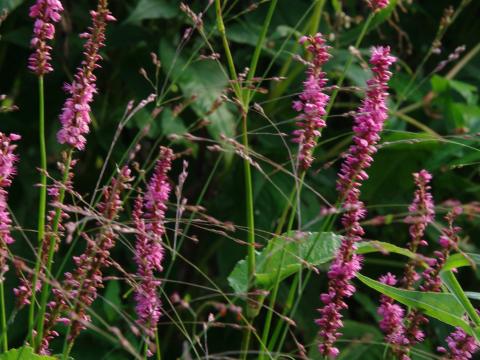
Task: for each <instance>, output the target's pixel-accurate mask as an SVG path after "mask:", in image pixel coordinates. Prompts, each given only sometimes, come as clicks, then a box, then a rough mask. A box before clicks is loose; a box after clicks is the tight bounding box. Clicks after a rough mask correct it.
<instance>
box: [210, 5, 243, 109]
mask: <svg viewBox="0 0 480 360" xmlns="http://www.w3.org/2000/svg"><path fill="white" fill-rule="evenodd" d="M215 11H216V16H217V27H218V32H219V33H220V36H221V38H222V42H223V49H224V51H225V55H226V56H227V63H228V68H229V71H230V76H231V77H232V80H233V84H232V86H233V89H234V90H235V93H236V95H237V97H238V98H239V100H240V101H241V98H240V97H241V89H240V84H239V83H238V76H237V71H236V70H235V63H234V61H233V56H232V52H231V51H230V46H229V45H228V39H227V34H226V32H225V24H224V23H223V17H222V6H221V4H220V0H215Z"/></svg>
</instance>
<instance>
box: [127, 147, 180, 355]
mask: <svg viewBox="0 0 480 360" xmlns="http://www.w3.org/2000/svg"><path fill="white" fill-rule="evenodd" d="M172 159H173V152H172V150H170V149H169V148H161V149H160V159H159V160H158V161H157V164H156V166H155V169H154V171H153V175H152V178H151V179H150V182H149V183H148V186H147V191H146V193H145V197H142V196H140V195H139V196H138V197H137V200H136V202H135V209H134V211H133V214H132V216H133V221H134V224H135V228H136V238H137V242H136V246H135V262H136V264H137V276H138V280H137V281H138V285H137V288H136V289H135V301H136V307H135V310H136V312H137V316H138V320H137V322H138V324H139V325H140V326H141V327H142V328H143V329H144V330H145V333H146V334H147V336H148V338H147V347H148V354H149V355H152V349H151V346H150V339H149V338H154V337H155V333H156V331H157V324H158V320H159V319H160V316H161V300H160V297H159V288H158V287H159V286H160V284H161V282H160V281H159V280H158V279H157V278H156V277H155V273H157V272H161V271H162V270H163V265H162V263H163V257H164V252H165V250H164V248H163V245H162V236H163V235H164V233H165V225H164V222H165V212H166V210H167V201H168V197H169V195H170V191H171V185H170V183H169V179H168V172H169V171H170V168H171V163H172Z"/></svg>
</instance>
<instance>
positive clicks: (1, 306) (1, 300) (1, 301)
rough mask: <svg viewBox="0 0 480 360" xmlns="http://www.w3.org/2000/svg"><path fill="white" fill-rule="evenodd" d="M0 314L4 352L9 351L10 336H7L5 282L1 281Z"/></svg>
mask: <svg viewBox="0 0 480 360" xmlns="http://www.w3.org/2000/svg"><path fill="white" fill-rule="evenodd" d="M0 314H1V319H0V321H1V326H2V339H1V341H2V347H3V351H4V352H7V351H8V334H7V314H6V311H5V290H4V288H3V280H2V281H0Z"/></svg>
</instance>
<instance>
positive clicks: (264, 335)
mask: <svg viewBox="0 0 480 360" xmlns="http://www.w3.org/2000/svg"><path fill="white" fill-rule="evenodd" d="M304 179H305V172H303V173H302V175H301V177H300V183H299V185H298V187H296V188H295V191H293V192H292V193H293V194H300V193H301V191H302V187H303V181H304ZM292 198H293V197H292ZM297 206H298V202H297V201H295V202H294V204H293V207H292V211H291V213H290V219H289V221H288V226H287V233H288V232H290V230H292V228H293V222H294V220H295V217H296V212H297ZM287 208H288V206H287ZM285 253H286V246H283V248H282V254H281V256H280V263H279V265H278V267H277V272H276V274H275V284H274V286H273V291H272V294H271V297H270V304H269V308H268V310H267V311H268V312H267V316H266V317H265V325H264V327H263V333H262V343H263V344H267V343H268V336H269V335H270V327H271V324H272V318H273V310H274V307H275V303H276V301H277V295H278V289H279V288H280V274H281V269H282V267H283V262H284V259H285ZM264 358H265V353H264V352H261V353H260V356H259V358H258V359H259V360H263V359H264Z"/></svg>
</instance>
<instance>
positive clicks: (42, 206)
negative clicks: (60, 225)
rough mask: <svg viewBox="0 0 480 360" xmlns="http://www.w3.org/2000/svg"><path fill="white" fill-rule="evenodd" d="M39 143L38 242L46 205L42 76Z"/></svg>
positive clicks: (43, 226) (39, 88)
mask: <svg viewBox="0 0 480 360" xmlns="http://www.w3.org/2000/svg"><path fill="white" fill-rule="evenodd" d="M38 98H39V114H38V115H39V131H38V132H39V143H40V168H41V173H40V181H41V186H40V201H39V205H38V243H39V245H41V244H42V241H43V237H44V236H45V212H46V207H47V147H46V145H45V87H44V83H43V76H39V77H38Z"/></svg>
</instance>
